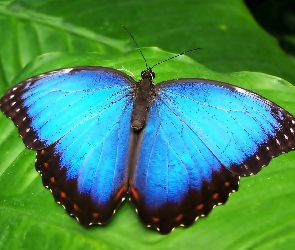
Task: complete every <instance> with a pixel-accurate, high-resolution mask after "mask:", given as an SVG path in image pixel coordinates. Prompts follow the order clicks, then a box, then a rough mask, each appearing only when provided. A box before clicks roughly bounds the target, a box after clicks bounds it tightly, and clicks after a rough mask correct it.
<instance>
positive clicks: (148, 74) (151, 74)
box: [141, 68, 155, 82]
mask: <svg viewBox="0 0 295 250" xmlns="http://www.w3.org/2000/svg"><path fill="white" fill-rule="evenodd" d="M141 78H142V79H148V80H150V81H151V82H152V81H153V79H154V78H155V73H154V72H153V71H152V69H151V68H147V69H146V70H144V71H142V72H141Z"/></svg>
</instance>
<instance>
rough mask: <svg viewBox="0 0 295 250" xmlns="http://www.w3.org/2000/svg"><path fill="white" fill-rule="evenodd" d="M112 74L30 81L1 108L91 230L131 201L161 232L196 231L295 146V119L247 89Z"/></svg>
mask: <svg viewBox="0 0 295 250" xmlns="http://www.w3.org/2000/svg"><path fill="white" fill-rule="evenodd" d="M141 75H142V79H141V80H140V81H139V82H136V81H135V80H134V79H133V78H131V77H130V76H128V75H126V74H124V73H122V72H120V71H118V70H114V69H111V68H104V67H74V68H66V69H59V70H55V71H51V72H47V73H44V74H41V75H37V76H34V77H32V78H29V79H27V80H25V81H23V82H21V83H19V84H17V85H16V86H14V87H13V88H11V89H10V90H8V91H7V92H6V93H5V95H4V96H3V97H2V98H1V109H2V111H3V112H4V114H5V115H6V116H7V117H9V118H11V119H12V121H13V122H14V123H15V125H16V126H17V127H18V129H19V134H20V135H21V137H22V139H23V142H24V144H25V145H26V146H27V147H28V148H30V149H33V150H36V151H37V156H36V163H35V167H36V170H37V171H38V172H39V173H40V174H41V175H42V181H43V185H44V186H45V187H46V188H48V189H50V190H51V192H52V194H53V196H54V198H55V200H56V202H57V203H59V204H61V205H62V206H63V207H64V208H65V209H66V211H67V212H68V213H69V214H70V215H71V216H73V217H75V218H76V219H77V220H78V221H79V223H81V224H82V225H83V226H89V225H91V224H105V223H107V222H108V221H109V220H110V219H111V218H112V216H113V214H114V213H115V211H116V209H117V208H118V207H119V205H120V204H121V202H122V201H123V200H124V199H125V198H126V197H128V198H129V199H130V201H131V203H132V204H133V206H134V207H135V210H136V212H137V213H138V215H139V217H140V219H141V221H142V222H143V223H144V224H145V225H146V226H148V227H152V228H156V229H157V230H158V231H160V232H161V233H163V234H167V233H169V232H170V231H171V230H173V229H174V228H175V227H178V226H189V225H191V224H192V223H193V222H194V221H195V220H196V219H197V218H199V217H202V216H205V215H207V214H208V213H209V212H210V211H211V210H212V209H213V208H214V207H215V206H216V205H220V204H224V203H225V202H226V201H227V199H228V197H229V194H230V193H232V192H235V191H237V190H238V186H239V178H240V177H239V176H249V175H252V174H256V173H257V172H259V171H260V170H261V168H262V167H263V166H265V165H267V164H268V163H269V162H270V160H271V159H272V158H273V157H276V156H278V155H280V154H281V153H283V152H288V151H290V150H293V149H294V147H295V118H294V117H293V116H292V115H291V114H290V113H288V112H287V111H286V110H284V109H282V108H281V107H279V106H278V105H276V104H275V103H273V102H271V101H269V100H267V99H265V98H263V97H262V96H260V95H257V94H255V93H253V92H250V91H248V90H245V89H242V88H239V87H236V86H233V85H229V84H227V83H222V82H217V81H211V80H205V79H195V78H188V79H178V80H169V81H165V82H162V83H159V84H157V85H154V84H153V79H154V77H155V75H154V73H153V71H152V69H151V68H147V69H146V70H145V71H143V72H142V74H141Z"/></svg>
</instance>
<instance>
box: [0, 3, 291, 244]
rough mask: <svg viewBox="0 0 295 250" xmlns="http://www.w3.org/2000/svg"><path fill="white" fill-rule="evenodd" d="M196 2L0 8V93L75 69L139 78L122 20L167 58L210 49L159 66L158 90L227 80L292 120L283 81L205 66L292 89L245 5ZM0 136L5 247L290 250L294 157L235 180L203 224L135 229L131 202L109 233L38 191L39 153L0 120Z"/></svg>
mask: <svg viewBox="0 0 295 250" xmlns="http://www.w3.org/2000/svg"><path fill="white" fill-rule="evenodd" d="M147 2H148V3H147ZM193 3H194V4H192V3H189V2H188V3H185V2H184V1H180V2H178V1H175V4H174V3H173V4H171V2H169V1H162V2H159V3H158V2H156V1H142V2H141V1H138V2H135V1H133V2H120V1H119V2H117V3H116V2H115V1H112V2H107V1H105V2H104V1H99V2H98V1H90V0H87V1H61V0H59V1H56V0H51V1H31V0H30V1H29V0H23V1H13V2H11V1H2V2H1V3H0V41H1V46H0V60H1V68H0V80H1V83H0V91H1V93H4V91H5V90H6V89H7V88H8V87H9V86H12V85H13V84H16V83H17V82H19V81H21V80H23V79H25V78H27V77H30V76H32V75H36V74H39V73H42V72H44V71H48V70H52V69H56V68H60V67H68V66H75V65H101V66H106V67H113V68H116V69H120V70H122V71H124V72H126V73H127V74H130V75H132V76H134V78H135V79H139V76H140V72H141V70H142V69H144V67H145V64H144V62H143V60H142V58H141V57H140V54H139V52H138V51H136V50H135V51H131V52H126V51H127V48H126V43H127V41H128V40H130V38H129V37H128V34H126V32H125V31H124V30H123V29H122V28H121V26H120V25H121V24H125V25H126V26H127V27H128V28H130V29H131V30H132V32H133V35H134V36H135V37H138V42H139V44H142V45H144V46H147V47H150V46H160V47H162V48H163V49H165V50H167V51H173V52H181V51H183V50H186V49H189V48H192V47H205V50H203V51H201V52H195V53H191V54H189V56H191V57H193V58H199V60H198V61H199V62H201V63H197V62H195V61H194V60H191V59H189V58H188V57H187V56H181V57H179V58H178V59H175V60H172V61H169V62H167V63H165V64H161V65H160V66H157V67H156V68H155V71H156V76H157V78H156V82H160V81H162V80H167V79H172V78H180V77H204V78H210V79H215V80H219V81H225V82H229V83H232V84H236V85H239V86H242V87H244V88H247V89H250V90H252V91H255V92H257V93H259V94H262V95H263V96H265V97H267V98H269V99H271V100H272V101H275V102H276V103H278V104H279V105H281V106H282V107H284V108H286V109H287V110H289V111H290V112H291V113H293V114H295V100H294V96H295V90H294V87H293V86H292V85H291V84H289V83H287V82H286V81H284V80H282V79H281V78H277V77H273V76H269V75H265V74H261V73H250V72H245V71H241V72H236V73H229V74H219V73H215V72H214V71H211V70H209V69H207V68H206V67H204V66H207V67H210V68H211V69H214V70H215V71H228V72H230V71H234V70H255V71H262V72H267V73H272V74H274V75H277V76H280V77H285V78H286V79H289V80H293V82H295V81H294V79H295V73H294V70H293V69H292V67H293V65H292V63H290V61H289V59H288V57H286V56H285V55H284V54H283V53H282V52H281V51H280V49H279V47H278V46H277V45H276V42H275V41H274V40H273V39H272V38H271V37H269V36H268V35H267V34H265V33H264V32H263V31H262V30H261V29H260V28H259V27H257V26H256V25H255V23H254V21H253V20H252V18H251V17H250V16H249V14H248V12H247V10H246V9H245V8H244V6H243V5H242V4H241V2H240V1H213V0H211V1H206V4H205V1H194V2H193ZM132 46H133V44H132ZM124 51H125V52H124ZM52 52H55V53H52ZM70 52H72V53H70ZM87 52H97V53H87ZM46 53H47V54H46ZM143 53H144V54H145V55H146V57H147V60H148V63H149V64H150V65H153V64H154V63H156V62H159V61H161V60H163V59H166V58H168V57H170V56H172V55H173V54H170V53H167V52H165V51H163V50H160V49H157V48H145V49H143ZM217 61H218V63H217ZM278 62H279V63H278ZM27 63H29V64H27ZM23 68H24V69H23ZM0 131H1V133H0V152H1V155H0V199H1V207H0V209H1V210H0V211H1V212H0V215H1V216H0V228H1V231H0V249H69V248H70V249H97V248H104V249H146V248H151V247H152V248H153V249H253V248H260V249H261V248H262V249H263V248H264V249H277V248H279V249H282V248H286V249H290V246H292V245H295V236H294V235H295V216H294V212H293V211H295V203H294V201H293V199H292V197H294V195H295V194H294V193H295V183H294V181H293V180H294V177H295V153H294V152H292V153H289V154H285V155H282V156H280V157H279V158H276V159H274V160H273V161H272V162H271V164H270V165H269V166H268V167H267V168H265V169H263V170H262V171H261V172H260V173H259V174H258V175H256V176H253V177H250V178H242V179H241V186H240V190H239V191H238V193H236V194H233V195H231V197H230V199H229V201H228V202H227V204H226V205H225V206H220V207H217V208H215V209H214V210H213V212H212V213H211V214H210V215H209V216H208V217H206V218H205V219H200V220H199V221H198V222H196V223H195V224H194V225H193V226H191V227H189V228H187V229H183V228H180V229H177V230H175V231H174V232H172V233H171V234H169V235H167V236H162V235H159V234H158V233H157V232H156V231H153V230H151V229H147V228H145V227H144V226H142V225H141V223H140V222H139V220H138V218H137V216H136V214H135V212H134V211H133V209H132V207H131V206H130V204H129V203H128V202H125V203H124V204H123V205H122V206H121V207H120V208H119V209H118V211H117V213H116V215H115V216H114V218H113V219H112V221H111V222H110V223H109V224H108V225H106V226H98V227H92V228H89V229H84V228H82V227H81V226H80V225H79V224H78V223H77V222H76V221H75V220H73V219H71V218H70V217H69V216H68V215H67V214H66V213H65V211H64V210H63V209H62V207H60V206H59V205H57V204H56V203H55V202H54V201H53V198H52V196H51V194H50V192H49V191H48V190H46V189H45V188H44V187H43V186H42V184H41V178H40V176H39V175H38V174H37V173H36V172H35V170H34V158H35V153H34V152H33V151H30V150H28V149H26V148H25V147H24V145H23V143H22V141H21V139H20V138H19V137H18V133H17V129H16V128H15V127H14V125H13V124H12V122H11V121H10V120H9V119H7V118H6V117H5V116H4V115H2V114H1V115H0Z"/></svg>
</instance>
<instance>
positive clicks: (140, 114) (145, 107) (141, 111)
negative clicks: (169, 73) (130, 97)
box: [131, 69, 155, 131]
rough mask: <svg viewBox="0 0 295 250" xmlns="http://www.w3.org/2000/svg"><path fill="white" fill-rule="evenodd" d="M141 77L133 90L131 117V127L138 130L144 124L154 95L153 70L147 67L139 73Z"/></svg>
mask: <svg viewBox="0 0 295 250" xmlns="http://www.w3.org/2000/svg"><path fill="white" fill-rule="evenodd" d="M141 77H142V79H141V80H140V81H139V82H138V83H137V85H136V88H135V90H134V96H135V101H134V106H133V111H132V118H131V128H132V129H133V130H135V131H140V130H141V129H142V128H143V127H144V126H145V124H146V120H147V117H148V113H149V108H150V105H151V102H152V100H153V99H154V96H155V91H154V84H153V78H154V77H155V74H154V72H153V71H152V70H151V69H147V70H145V71H143V72H142V73H141Z"/></svg>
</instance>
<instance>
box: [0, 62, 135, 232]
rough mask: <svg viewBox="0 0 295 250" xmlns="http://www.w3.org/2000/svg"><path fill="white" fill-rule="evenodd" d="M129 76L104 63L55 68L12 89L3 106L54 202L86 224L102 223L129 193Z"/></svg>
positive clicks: (130, 107) (3, 101)
mask: <svg viewBox="0 0 295 250" xmlns="http://www.w3.org/2000/svg"><path fill="white" fill-rule="evenodd" d="M132 84H136V82H135V81H134V80H133V79H132V78H130V77H129V76H127V75H125V74H123V73H121V72H119V71H117V70H112V69H107V68H103V67H76V68H71V69H61V70H56V71H51V72H48V73H45V74H42V75H39V76H35V77H33V78H30V79H27V80H25V81H23V82H21V83H20V84H18V85H16V86H14V87H13V88H11V89H10V90H8V91H7V93H6V94H5V95H4V96H3V97H2V98H1V109H2V111H3V112H4V113H5V114H6V116H8V117H10V118H11V119H12V120H13V122H14V123H15V124H16V125H17V127H18V129H19V133H20V135H21V136H22V139H23V141H24V143H25V145H26V146H27V147H29V148H31V149H35V150H37V156H36V163H35V167H36V170H37V171H38V172H40V173H41V175H42V181H43V185H44V186H45V187H47V188H48V189H50V191H51V192H52V194H53V196H54V198H55V200H56V201H57V202H58V203H59V204H61V205H62V206H63V207H64V208H65V209H66V210H67V212H68V213H69V214H70V215H72V216H74V217H76V218H77V220H78V221H79V222H80V223H81V224H82V225H84V226H88V225H90V224H96V223H97V224H104V223H106V222H108V221H109V220H110V218H111V217H112V216H113V214H114V212H115V210H116V208H117V207H118V206H119V204H120V203H121V202H122V200H123V199H124V197H125V194H126V192H127V169H126V165H127V162H126V161H127V153H126V152H128V140H129V134H130V117H131V112H132V108H133V95H132Z"/></svg>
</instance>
